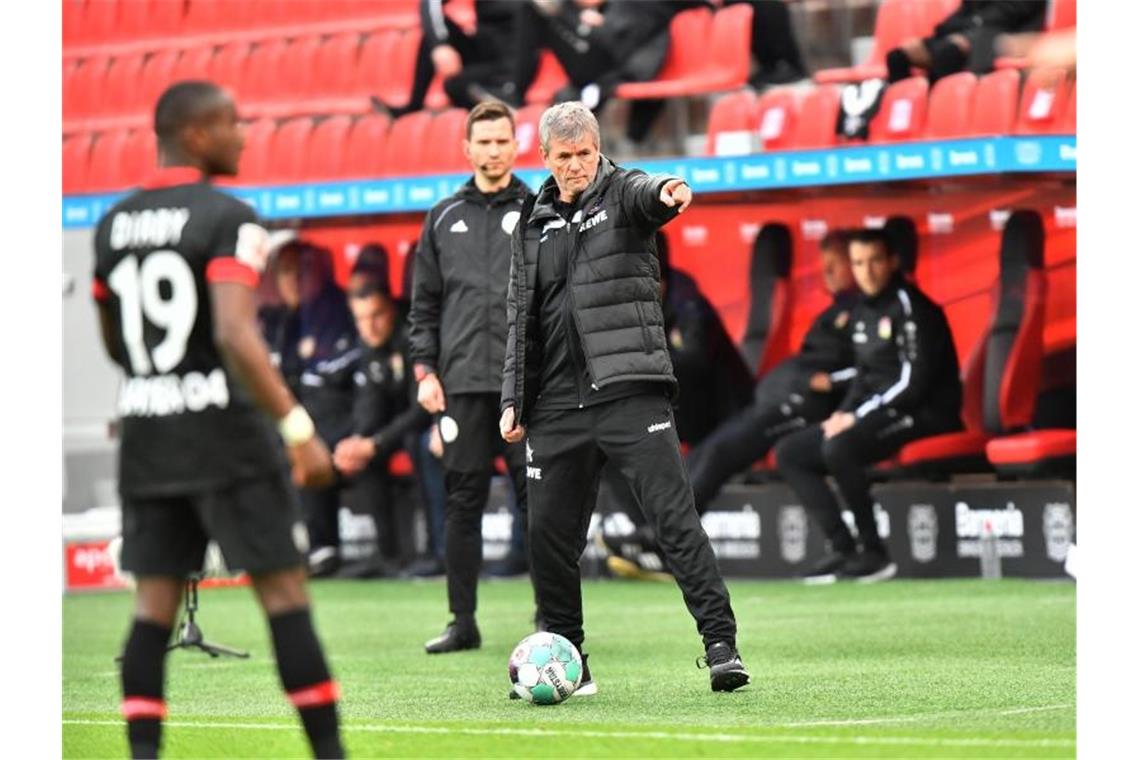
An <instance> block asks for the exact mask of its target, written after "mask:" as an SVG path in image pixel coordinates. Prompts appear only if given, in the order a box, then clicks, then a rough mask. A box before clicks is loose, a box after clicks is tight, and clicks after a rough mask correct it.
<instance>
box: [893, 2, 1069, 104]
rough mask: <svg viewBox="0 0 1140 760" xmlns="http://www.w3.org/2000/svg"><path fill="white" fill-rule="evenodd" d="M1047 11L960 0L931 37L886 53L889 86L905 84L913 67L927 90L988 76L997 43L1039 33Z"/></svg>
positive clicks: (1034, 5) (1032, 5) (1040, 6)
mask: <svg viewBox="0 0 1140 760" xmlns="http://www.w3.org/2000/svg"><path fill="white" fill-rule="evenodd" d="M1046 6H1047V3H1046V2H1045V0H962V5H961V6H960V7H959V8H958V10H956V11H954V12H953V13H951V14H950V15H949V16H947V17H946V18H945V19H944V20H943V21H942V22H941V23H939V24H938V25H937V26H936V27H934V33H933V34H931V36H929V37H925V38H923V39H917V38H911V39H908V40H905V41H904V42H903V43H902V45H900V46H899V47H897V48H895V49H894V50H892V51H890V52H889V53H887V72H888V74H887V77H888V80H889V81H890V82H897V81H899V80H900V79H906V78H907V77H909V76H910V75H911V74H910V70H911V67H912V66H916V67H918V68H920V69H925V70H926V74H927V77H928V78H929V79H930V82H931V84H933V83H934V82H937V81H938V80H939V79H941V78H942V77H944V76H947V75H949V74H954V73H956V72H959V71H972V72H974V73H975V74H984V73H986V72H988V71H991V70H993V66H994V53H995V47H994V43H995V40H996V39H997V37H998V36H999V35H1004V34H1014V33H1019V32H1031V31H1039V30H1040V29H1041V27H1042V26H1043V25H1044V23H1045V9H1046Z"/></svg>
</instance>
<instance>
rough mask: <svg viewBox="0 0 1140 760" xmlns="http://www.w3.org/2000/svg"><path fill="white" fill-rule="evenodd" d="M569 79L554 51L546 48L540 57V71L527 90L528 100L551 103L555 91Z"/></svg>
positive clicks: (532, 103)
mask: <svg viewBox="0 0 1140 760" xmlns="http://www.w3.org/2000/svg"><path fill="white" fill-rule="evenodd" d="M569 81H570V77H568V76H566V71H565V69H563V68H562V64H561V63H559V62H558V59H557V58H555V57H554V53H552V52H550V51H549V50H544V51H543V52H542V54H541V55H540V56H539V59H538V72H537V73H536V74H535V75H534V81H533V82H531V85H530V87H529V88H528V89H527V91H526V102H527V103H529V104H531V105H549V104H550V103H551V102H553V100H554V93H556V92H558V91H559V90H560V89H562V88H563V87H565V86H566V84H567V83H568V82H569Z"/></svg>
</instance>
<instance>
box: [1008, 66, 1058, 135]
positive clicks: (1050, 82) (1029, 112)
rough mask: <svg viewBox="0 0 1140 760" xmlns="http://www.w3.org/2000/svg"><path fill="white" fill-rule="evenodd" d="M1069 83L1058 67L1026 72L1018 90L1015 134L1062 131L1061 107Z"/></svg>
mask: <svg viewBox="0 0 1140 760" xmlns="http://www.w3.org/2000/svg"><path fill="white" fill-rule="evenodd" d="M1068 98H1069V83H1068V81H1067V80H1066V78H1065V72H1064V71H1062V70H1060V69H1036V70H1034V71H1032V72H1030V74H1029V78H1028V79H1027V80H1026V81H1025V86H1024V87H1023V88H1022V90H1021V105H1020V106H1019V107H1018V109H1017V126H1016V127H1015V128H1014V132H1016V133H1017V134H1019V135H1040V134H1056V133H1061V132H1064V131H1065V128H1064V115H1065V106H1066V103H1067V101H1068Z"/></svg>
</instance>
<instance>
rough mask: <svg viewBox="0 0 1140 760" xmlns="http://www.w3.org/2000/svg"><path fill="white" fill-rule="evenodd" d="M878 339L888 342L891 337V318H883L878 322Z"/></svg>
mask: <svg viewBox="0 0 1140 760" xmlns="http://www.w3.org/2000/svg"><path fill="white" fill-rule="evenodd" d="M879 337H880V338H882V339H883V340H890V337H891V318H890V317H883V318H882V319H880V320H879Z"/></svg>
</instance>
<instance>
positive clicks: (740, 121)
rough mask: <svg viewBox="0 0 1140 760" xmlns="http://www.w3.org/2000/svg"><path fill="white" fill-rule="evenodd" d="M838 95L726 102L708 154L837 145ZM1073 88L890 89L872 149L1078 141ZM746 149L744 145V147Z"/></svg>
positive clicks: (994, 81) (922, 83)
mask: <svg viewBox="0 0 1140 760" xmlns="http://www.w3.org/2000/svg"><path fill="white" fill-rule="evenodd" d="M839 101H840V88H839V87H838V86H837V85H820V86H818V87H816V88H814V89H813V90H811V91H810V92H808V93H806V94H802V95H801V94H800V93H797V92H795V91H793V90H789V89H782V90H773V91H770V92H768V93H765V94H764V95H763V96H762V97H759V98H757V97H756V95H755V94H753V93H752V92H750V91H747V90H746V91H741V92H737V93H733V94H732V95H729V96H726V97H724V98H721V100H719V101H718V102H717V103H716V104H715V105H714V107H713V110H712V113H711V114H710V116H709V130H708V139H707V142H706V148H705V152H706V153H707V154H709V155H716V154H718V153H721V154H724V153H746V152H750V149H751V148H752V147H753V145H754V144H758V146H759V147H760V148H761V149H763V150H786V149H810V148H825V147H831V146H835V145H838V144H840V143H841V142H843V140H842V139H841V138H840V137H838V136H837V135H836V122H837V119H838V116H839V108H840V102H839ZM1076 102H1077V94H1076V84H1075V82H1070V81H1069V80H1067V79H1066V78H1065V75H1064V73H1063V72H1059V71H1053V70H1040V71H1034V72H1032V73H1031V74H1030V75H1029V77H1028V78H1027V80H1026V82H1025V85H1024V87H1022V86H1021V74H1020V73H1019V72H1017V71H1013V70H1005V71H996V72H994V73H992V74H987V75H986V76H984V77H981V78H980V79H979V78H978V77H976V76H974V75H973V74H971V73H968V72H963V73H960V74H954V75H952V76H949V77H945V78H943V79H942V80H940V81H939V82H938V83H937V84H936V85H935V86H934V88H933V89H932V90H931V89H930V88H929V85H928V83H927V80H926V79H925V78H922V77H912V78H910V79H905V80H903V81H901V82H896V83H895V84H893V85H891V86H890V87H889V88H888V89H887V91H886V92H885V93H884V94H883V98H882V102H881V103H880V106H879V111H878V113H877V114H876V115H875V117H874V118H873V119H872V120H871V123H870V125H869V130H868V131H869V134H868V141H869V142H872V143H883V142H897V141H902V140H918V139H952V138H962V137H981V136H989V135H1009V134H1075V133H1076V114H1077V110H1076ZM742 143H743V144H742Z"/></svg>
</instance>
